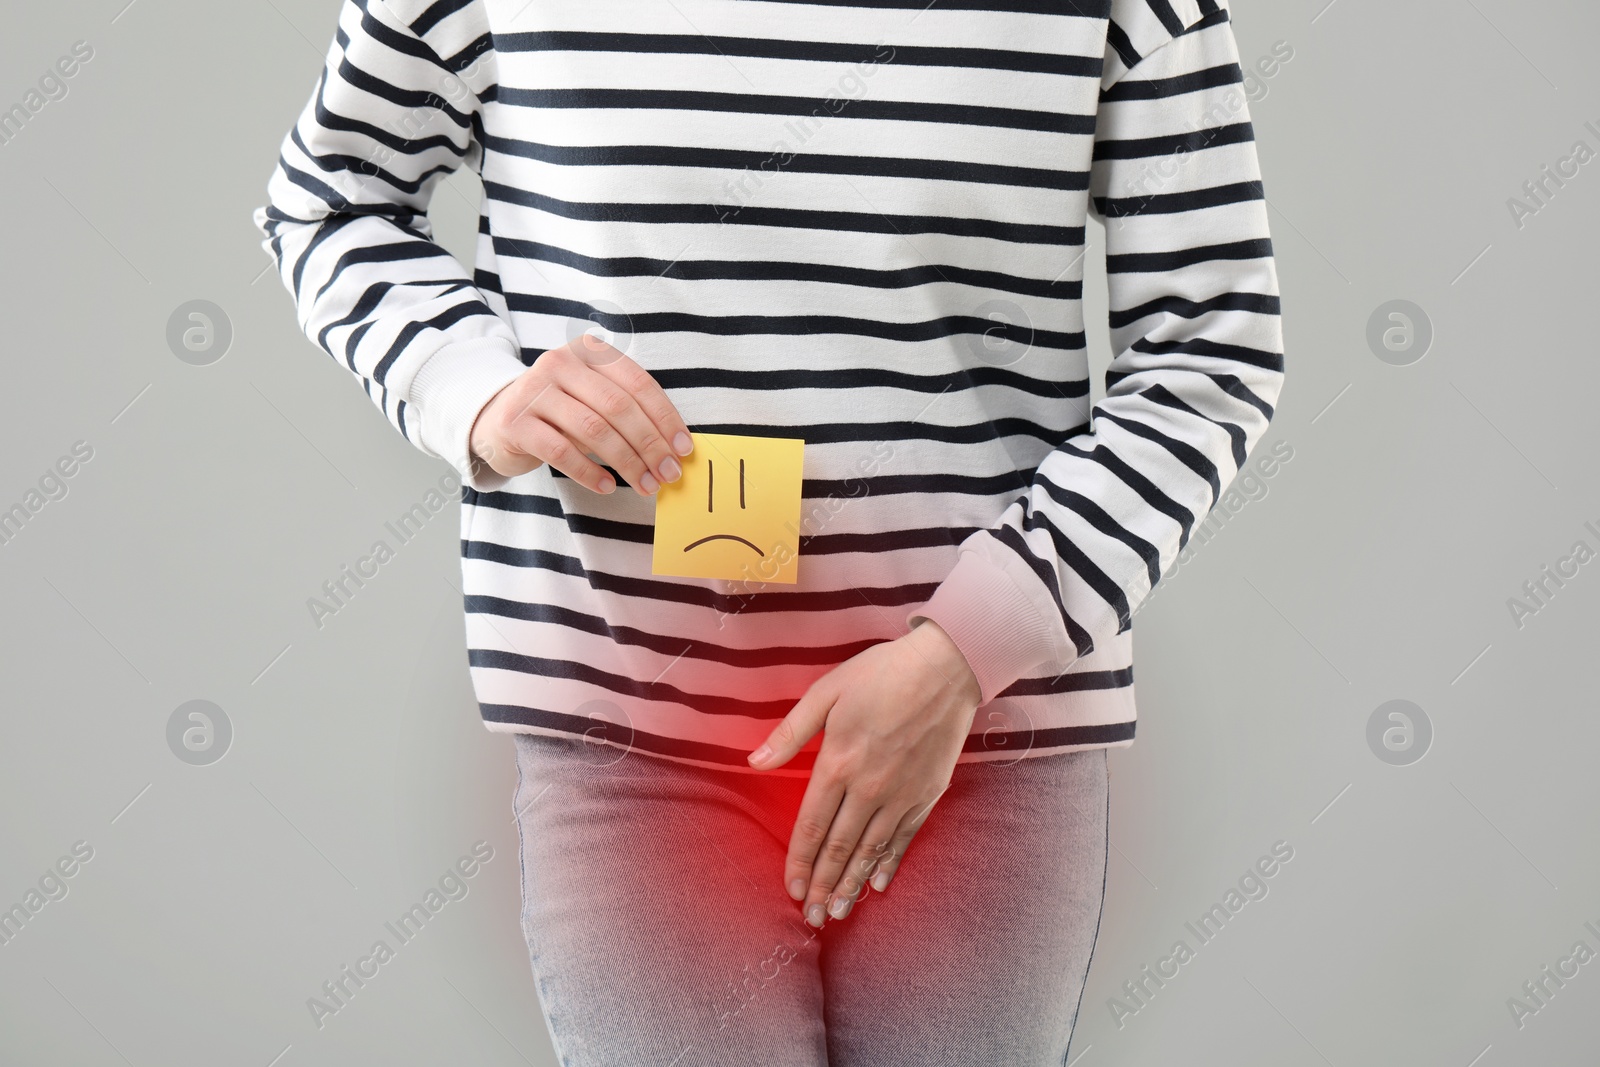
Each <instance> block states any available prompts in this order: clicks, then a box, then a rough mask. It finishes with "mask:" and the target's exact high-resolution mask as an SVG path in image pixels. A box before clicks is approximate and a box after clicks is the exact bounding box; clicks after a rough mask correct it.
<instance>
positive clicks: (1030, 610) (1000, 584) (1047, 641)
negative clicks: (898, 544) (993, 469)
mask: <svg viewBox="0 0 1600 1067" xmlns="http://www.w3.org/2000/svg"><path fill="white" fill-rule="evenodd" d="M922 619H932V620H933V621H934V622H936V623H938V624H939V626H940V627H941V628H942V629H943V630H944V632H945V633H947V634H949V635H950V640H952V641H954V642H955V645H956V647H957V648H959V649H960V650H961V654H962V655H963V656H965V657H966V659H967V666H969V667H971V668H972V673H973V674H974V675H976V676H977V679H978V688H979V689H980V690H981V692H982V696H981V697H980V698H979V703H980V704H987V703H988V702H989V701H991V700H993V699H994V698H995V697H996V696H997V695H999V693H1000V692H1001V691H1003V690H1004V689H1006V688H1007V687H1008V686H1010V685H1011V683H1012V682H1015V681H1016V680H1017V679H1018V678H1021V677H1022V676H1023V675H1024V674H1026V673H1027V672H1028V671H1029V670H1031V669H1033V668H1034V667H1037V666H1038V665H1039V664H1041V663H1044V662H1045V661H1047V660H1050V659H1052V658H1057V659H1059V658H1061V657H1062V655H1063V650H1064V649H1065V650H1066V654H1065V658H1064V659H1063V660H1062V663H1063V666H1066V665H1069V664H1070V662H1071V661H1072V660H1075V659H1076V658H1077V653H1076V650H1075V649H1070V647H1069V646H1068V645H1067V644H1066V643H1065V642H1064V639H1063V638H1062V637H1061V636H1059V635H1058V634H1057V632H1056V631H1057V627H1056V625H1055V624H1054V623H1053V622H1052V621H1051V620H1050V619H1048V618H1046V617H1045V616H1043V615H1041V614H1040V612H1039V608H1038V607H1037V606H1035V604H1034V602H1033V600H1032V599H1031V598H1030V597H1029V596H1028V594H1027V593H1026V592H1024V591H1023V590H1022V588H1021V587H1020V586H1018V584H1017V582H1016V580H1015V579H1014V578H1013V577H1012V576H1011V574H1010V573H1009V572H1008V571H1007V570H1006V569H1005V568H1004V567H1003V566H1001V565H999V564H997V563H995V562H993V561H992V560H990V559H988V558H987V557H986V556H985V555H984V554H983V553H982V552H979V551H978V550H976V549H972V548H963V549H962V551H961V555H960V557H959V558H958V559H957V560H956V565H955V568H954V569H953V570H952V571H951V572H950V575H949V577H947V578H946V579H945V580H944V581H943V582H942V583H941V584H940V585H939V588H937V589H935V590H934V593H933V596H932V597H931V598H930V599H929V600H928V602H927V603H926V604H924V605H922V607H920V608H918V609H917V610H915V611H913V612H912V613H911V614H910V615H907V616H906V622H907V623H908V624H910V625H912V626H915V625H916V624H917V623H918V622H919V621H921V620H922Z"/></svg>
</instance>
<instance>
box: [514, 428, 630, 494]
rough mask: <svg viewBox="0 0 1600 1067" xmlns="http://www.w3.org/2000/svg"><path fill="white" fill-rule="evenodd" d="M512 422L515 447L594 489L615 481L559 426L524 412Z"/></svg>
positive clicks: (609, 487)
mask: <svg viewBox="0 0 1600 1067" xmlns="http://www.w3.org/2000/svg"><path fill="white" fill-rule="evenodd" d="M514 425H515V431H514V433H515V440H516V447H517V448H518V450H520V451H522V452H526V453H527V454H529V455H531V456H536V457H538V458H539V459H541V460H543V461H544V462H546V463H548V464H550V466H552V467H554V468H555V469H556V470H558V471H560V472H561V473H562V474H565V475H566V476H567V477H568V478H571V479H572V480H573V481H575V482H577V483H578V484H579V485H582V486H584V487H585V488H587V489H590V490H592V491H594V492H596V493H609V492H611V491H612V490H614V489H616V487H617V483H616V481H615V480H614V479H613V478H612V477H611V475H609V474H607V473H606V470H605V468H604V467H602V466H600V465H599V464H598V463H596V462H594V461H593V460H591V459H589V458H588V457H587V456H585V455H584V454H583V450H582V449H581V448H579V447H578V446H577V445H575V444H573V443H572V442H571V441H570V440H568V438H567V435H566V434H564V433H562V432H561V430H560V429H559V428H557V427H555V426H552V425H551V424H550V423H548V422H546V421H544V420H543V419H541V418H537V417H535V416H533V415H531V414H530V415H525V416H523V417H522V418H519V419H518V420H517V421H516V423H515V424H514Z"/></svg>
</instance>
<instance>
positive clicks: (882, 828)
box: [827, 808, 904, 919]
mask: <svg viewBox="0 0 1600 1067" xmlns="http://www.w3.org/2000/svg"><path fill="white" fill-rule="evenodd" d="M903 821H904V819H903V818H902V816H901V815H900V814H897V809H895V808H879V809H878V811H877V814H875V815H873V816H872V820H871V821H870V822H868V823H867V826H866V829H865V830H863V831H862V833H861V840H860V842H859V843H857V845H856V850H855V853H854V855H852V856H851V857H850V862H849V863H847V864H846V865H845V869H844V874H843V875H842V876H841V877H840V878H839V881H838V884H837V885H835V886H834V887H833V891H832V893H831V895H830V899H829V900H828V902H827V911H828V914H829V915H831V916H833V917H834V918H835V919H842V918H844V917H845V916H846V915H849V914H850V909H851V908H853V907H854V906H855V902H856V900H857V899H858V898H859V897H860V896H861V891H862V890H863V889H864V888H865V887H866V885H867V880H868V879H869V878H871V877H872V876H873V875H874V874H875V873H876V872H877V870H878V868H879V866H880V865H881V864H882V863H883V862H884V861H885V860H886V859H887V858H888V856H889V851H890V849H891V848H893V844H892V842H893V841H894V840H895V837H896V835H897V833H898V830H899V826H900V824H901V823H902V822H903Z"/></svg>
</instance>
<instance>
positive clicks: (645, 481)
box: [639, 472, 661, 493]
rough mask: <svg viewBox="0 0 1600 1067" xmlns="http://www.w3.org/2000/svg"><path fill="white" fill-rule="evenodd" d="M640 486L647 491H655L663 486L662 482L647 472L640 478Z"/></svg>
mask: <svg viewBox="0 0 1600 1067" xmlns="http://www.w3.org/2000/svg"><path fill="white" fill-rule="evenodd" d="M639 488H640V489H643V490H644V491H645V492H647V493H653V492H655V491H656V490H657V489H660V488H661V483H660V482H658V481H656V480H655V479H654V478H652V477H650V474H649V473H648V472H646V473H645V475H644V476H643V477H642V478H640V479H639Z"/></svg>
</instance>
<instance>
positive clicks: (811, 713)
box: [745, 675, 837, 899]
mask: <svg viewBox="0 0 1600 1067" xmlns="http://www.w3.org/2000/svg"><path fill="white" fill-rule="evenodd" d="M828 679H829V676H828V675H823V676H822V677H821V678H819V679H817V680H816V681H815V682H812V683H811V688H809V689H807V690H806V691H805V695H803V696H802V697H801V698H800V699H799V700H797V701H796V702H795V705H794V707H792V708H790V709H789V714H787V715H785V716H784V717H783V718H782V719H780V720H779V721H778V725H776V726H774V727H773V728H772V732H771V733H769V734H767V739H766V740H765V741H763V742H762V743H761V745H760V747H759V748H757V749H756V750H755V751H754V752H752V753H750V755H748V756H746V757H745V759H746V760H747V761H749V763H750V766H752V767H754V768H755V769H756V770H758V771H770V770H771V769H772V768H774V767H782V766H783V765H784V764H785V763H788V762H789V761H790V760H792V759H794V756H795V753H797V752H799V751H800V750H801V749H802V748H804V747H805V744H806V742H807V741H809V740H811V739H812V738H813V737H815V736H816V733H817V731H818V730H820V729H822V725H823V723H825V722H827V721H828V711H829V709H830V708H832V707H833V702H834V700H835V699H836V697H837V694H836V693H835V691H834V688H833V686H832V685H831V684H828ZM830 815H831V812H830ZM824 826H826V824H824ZM797 899H798V898H797Z"/></svg>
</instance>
